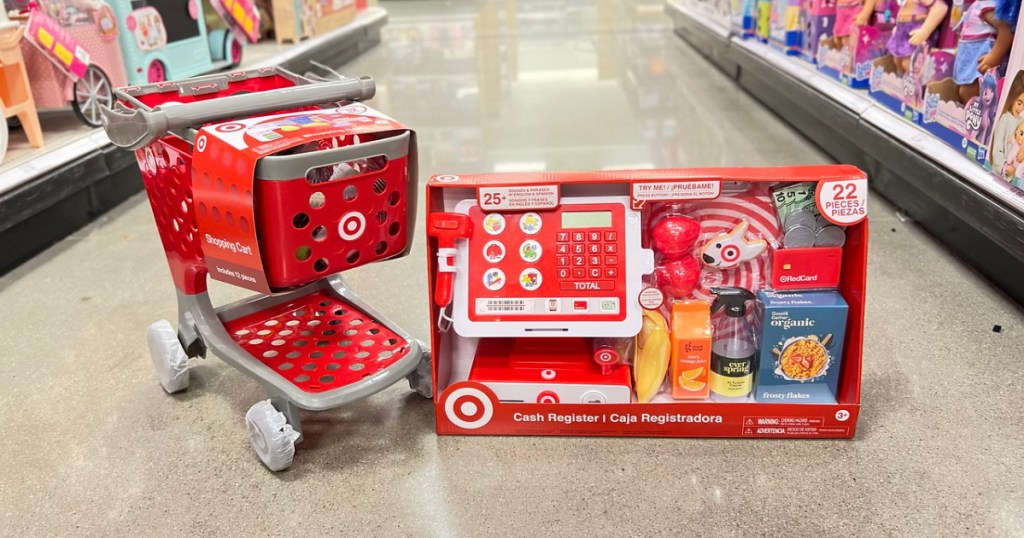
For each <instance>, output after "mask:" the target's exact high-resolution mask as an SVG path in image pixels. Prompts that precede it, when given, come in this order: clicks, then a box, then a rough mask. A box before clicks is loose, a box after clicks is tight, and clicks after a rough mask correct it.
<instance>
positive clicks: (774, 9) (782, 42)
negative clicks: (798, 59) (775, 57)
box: [768, 0, 804, 56]
mask: <svg viewBox="0 0 1024 538" xmlns="http://www.w3.org/2000/svg"><path fill="white" fill-rule="evenodd" d="M800 2H801V0H772V2H771V15H770V18H769V22H768V44H769V45H771V46H772V48H775V49H777V50H780V51H782V52H784V53H786V54H787V55H790V56H799V55H800V50H801V47H802V44H803V37H804V32H803V28H801V27H800Z"/></svg>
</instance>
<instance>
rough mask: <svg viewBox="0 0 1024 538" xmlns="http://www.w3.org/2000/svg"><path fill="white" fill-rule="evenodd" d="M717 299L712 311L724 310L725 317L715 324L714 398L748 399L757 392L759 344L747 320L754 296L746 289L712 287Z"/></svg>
mask: <svg viewBox="0 0 1024 538" xmlns="http://www.w3.org/2000/svg"><path fill="white" fill-rule="evenodd" d="M711 292H712V293H714V294H715V295H716V296H717V298H716V299H715V302H714V303H713V304H712V305H711V312H713V313H714V312H718V311H719V310H722V309H723V308H724V309H725V317H722V318H720V319H719V320H718V321H717V322H715V324H714V337H713V342H712V344H711V399H712V400H716V401H736V400H745V399H747V398H748V397H749V396H750V393H751V392H752V391H753V389H754V371H755V369H756V365H755V364H754V362H755V361H756V360H757V345H756V344H755V343H754V330H753V328H752V327H751V326H750V322H748V321H747V317H746V314H747V301H753V300H754V299H755V298H754V294H753V293H751V292H750V291H749V290H746V289H743V288H731V287H721V288H711Z"/></svg>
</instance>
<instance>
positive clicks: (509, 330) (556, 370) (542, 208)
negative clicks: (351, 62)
mask: <svg viewBox="0 0 1024 538" xmlns="http://www.w3.org/2000/svg"><path fill="white" fill-rule="evenodd" d="M798 183H800V184H805V185H809V186H810V188H804V189H801V190H802V192H807V193H810V196H812V197H813V201H810V202H809V203H810V204H811V205H812V206H814V207H816V208H817V211H818V212H820V214H821V215H822V218H823V219H827V220H828V222H829V223H831V224H835V225H842V226H845V244H844V245H843V246H842V247H841V248H827V249H822V250H823V251H828V252H829V253H830V255H831V256H832V258H831V259H833V260H834V261H835V263H836V265H837V266H838V267H839V270H840V273H841V276H840V278H839V280H838V285H837V286H836V287H834V288H832V289H833V290H834V291H835V292H836V293H838V294H839V295H840V296H841V297H842V299H843V300H844V301H845V302H846V303H847V304H848V316H847V318H846V320H845V323H844V324H843V325H844V327H843V328H842V330H841V331H838V330H837V331H836V332H843V333H844V334H843V338H842V339H841V341H840V340H835V341H834V342H833V343H832V345H833V346H838V347H833V348H831V349H830V352H832V353H834V354H835V355H836V356H837V357H838V356H841V367H839V368H836V369H835V370H834V371H832V373H833V374H834V375H836V376H837V378H836V385H835V391H834V394H835V396H836V398H835V402H823V403H792V402H786V403H762V402H757V401H755V399H754V393H753V390H752V386H751V391H750V394H749V396H744V397H743V399H742V400H736V401H729V402H722V401H715V399H714V398H715V397H716V394H715V393H714V391H715V390H716V389H715V387H714V385H712V394H711V395H710V396H711V398H710V399H709V398H708V397H705V394H706V392H705V391H704V387H705V385H706V384H708V377H707V371H708V369H707V368H705V366H704V364H705V363H704V361H705V360H706V358H705V357H706V355H704V353H706V352H705V351H701V352H700V353H696V351H698V350H697V347H700V348H702V349H703V348H704V347H705V346H706V345H707V341H706V336H703V335H706V331H707V329H702V327H706V326H707V325H708V324H711V323H717V321H715V320H717V319H718V317H719V316H722V315H723V314H722V312H721V311H719V312H718V313H717V314H711V313H710V312H709V309H708V305H710V304H711V302H712V300H713V299H714V297H715V295H714V294H715V293H722V288H721V286H731V287H733V288H731V289H736V288H737V287H740V288H745V289H747V290H751V291H753V292H754V293H756V292H758V291H761V290H764V289H768V288H770V286H771V285H772V283H773V282H780V281H783V282H792V279H789V280H787V279H782V280H780V279H778V278H773V275H772V271H773V270H774V269H773V264H772V263H771V259H772V258H773V257H779V258H782V256H781V255H780V254H779V253H782V252H784V251H786V250H793V251H795V252H798V253H803V254H805V253H806V252H807V251H809V250H814V249H787V248H785V245H783V244H782V241H783V239H784V234H783V232H784V225H783V223H781V222H780V220H779V218H778V216H777V213H776V204H777V201H776V200H775V199H774V198H773V192H775V190H776V189H778V188H780V187H783V186H787V185H790V184H798ZM867 190H868V187H867V178H866V177H865V175H864V173H863V172H861V171H860V170H858V169H856V168H854V167H852V166H845V165H835V166H808V167H784V168H722V169H670V170H636V171H604V172H565V173H523V174H481V175H451V174H446V175H437V176H434V177H432V178H431V179H430V180H429V182H428V185H427V193H426V196H427V198H426V213H427V215H426V218H427V234H428V240H427V248H428V254H427V262H428V278H429V287H430V296H431V298H432V301H431V311H430V319H432V320H435V323H434V325H433V327H432V331H431V344H432V345H431V349H432V350H433V357H432V359H433V360H432V365H433V376H434V379H433V380H434V390H435V394H434V400H435V406H436V421H437V432H438V433H439V434H442V435H584V436H655V437H776V438H795V437H797V438H850V437H853V435H854V432H855V429H856V424H857V417H858V412H859V405H860V372H861V361H862V356H861V354H862V346H863V337H864V334H863V333H864V304H865V294H866V289H865V285H866V268H867V241H868V224H867V219H866V215H867V212H866V202H867ZM778 214H782V213H781V212H780V213H778ZM786 220H787V221H788V220H791V219H789V217H786ZM687 222H689V223H691V224H690V225H686V223H687ZM692 223H696V224H692ZM789 224H791V223H786V224H785V227H786V228H785V229H789ZM826 225H828V223H826ZM677 247H678V248H677ZM838 251H841V259H837V258H836V256H835V254H836V253H837V252H838ZM691 257H692V259H691ZM786 259H792V260H796V259H798V258H795V257H794V258H786ZM698 260H700V261H698ZM673 264H677V266H674V265H673ZM808 267H809V268H810V269H809V270H810V271H811V272H814V271H815V269H814V263H813V260H812V263H811V264H810V265H809V266H808ZM673 271H675V272H673ZM812 276H813V275H812ZM807 281H808V282H813V281H814V278H808V279H807ZM830 282H831V283H832V284H830V285H834V283H835V281H834V280H830ZM752 298H753V297H752V296H751V299H752ZM696 301H705V303H704V304H705V306H704V308H699V307H697V306H696V305H694V304H693V302H696ZM673 305H679V307H678V308H676V307H674V306H673ZM673 312H674V313H675V314H676V315H672V313H673ZM746 312H747V314H745V315H747V316H756V308H750V309H749V310H747V311H746ZM709 318H710V319H709ZM678 324H684V325H687V327H684V328H683V329H680V328H679V325H678ZM716 327H717V326H716ZM686 329H689V330H686ZM751 332H753V330H751ZM677 337H678V338H677ZM719 337H720V335H718V334H716V336H715V337H714V338H719ZM722 338H724V336H722ZM608 342H616V343H611V344H609V343H608ZM717 342H718V340H713V341H712V353H711V362H712V364H711V365H710V366H711V368H710V369H711V370H712V371H715V370H714V368H715V366H714V361H716V360H719V358H720V357H721V355H717V354H719V353H720V352H723V351H721V350H719V349H717V348H716V347H715V344H716V343H717ZM676 344H678V345H679V346H681V347H680V348H679V349H676V350H672V349H670V348H671V346H672V345H676ZM688 351H689V352H694V353H695V354H693V355H685V356H684V353H687V352H688ZM716 357H719V358H716ZM662 361H663V362H662ZM672 361H679V363H678V364H674V365H670V364H669V363H670V362H672ZM836 364H837V365H838V364H839V363H838V359H837V363H836ZM670 371H671V372H672V373H670ZM676 377H678V379H674V378H676ZM676 381H678V383H676ZM677 384H678V385H679V387H681V388H682V389H683V390H684V391H691V392H692V394H682V393H680V392H679V391H678V390H674V389H676V388H678V387H676V385H677ZM641 395H642V396H641ZM641 398H642V399H641ZM640 401H644V402H646V403H639V402H640Z"/></svg>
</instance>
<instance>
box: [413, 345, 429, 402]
mask: <svg viewBox="0 0 1024 538" xmlns="http://www.w3.org/2000/svg"><path fill="white" fill-rule="evenodd" d="M420 349H421V350H422V358H421V359H420V363H419V365H418V366H416V369H415V370H413V372H412V373H411V374H409V376H408V378H407V379H408V380H409V388H410V389H412V390H414V391H416V392H417V393H419V395H420V396H423V397H424V398H431V397H433V396H434V383H433V379H432V372H431V369H430V348H428V347H427V345H426V344H425V343H423V342H420Z"/></svg>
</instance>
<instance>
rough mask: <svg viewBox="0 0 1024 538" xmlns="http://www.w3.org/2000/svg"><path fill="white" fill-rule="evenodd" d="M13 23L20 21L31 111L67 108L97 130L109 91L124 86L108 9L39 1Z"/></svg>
mask: <svg viewBox="0 0 1024 538" xmlns="http://www.w3.org/2000/svg"><path fill="white" fill-rule="evenodd" d="M15 18H17V19H23V20H24V21H25V36H24V39H23V40H22V45H21V51H22V54H23V55H24V59H25V69H26V71H27V74H28V77H29V80H30V85H31V88H32V97H33V100H34V101H35V105H36V107H38V108H62V107H65V106H68V105H69V104H70V105H71V108H72V110H74V112H75V115H76V116H78V119H79V120H81V121H82V122H83V123H85V124H86V125H88V126H90V127H99V126H100V125H101V116H100V108H101V107H104V106H107V107H109V106H110V105H111V104H113V100H114V91H113V89H114V88H116V87H118V86H124V85H125V83H126V80H127V79H126V74H125V70H124V66H123V63H122V59H121V48H120V46H119V45H118V41H117V23H116V22H115V20H114V15H113V12H112V11H111V9H110V6H109V5H107V4H106V3H105V2H103V1H100V0H97V1H95V2H89V1H85V0H70V1H68V2H51V1H40V2H33V3H31V4H30V5H29V7H28V9H27V11H25V12H24V13H20V14H19V15H17V16H16V17H15Z"/></svg>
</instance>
